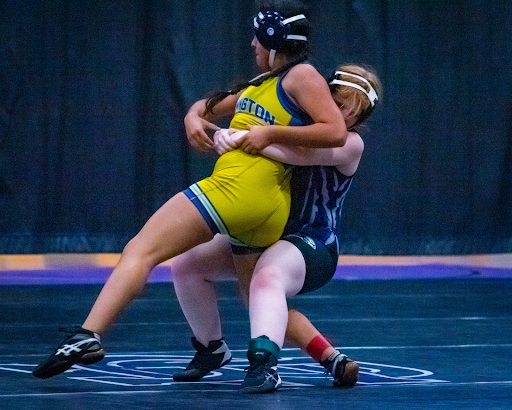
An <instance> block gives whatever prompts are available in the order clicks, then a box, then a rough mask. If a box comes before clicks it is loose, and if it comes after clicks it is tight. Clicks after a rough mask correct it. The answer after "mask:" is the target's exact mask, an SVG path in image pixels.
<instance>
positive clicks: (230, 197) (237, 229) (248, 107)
mask: <svg viewBox="0 0 512 410" xmlns="http://www.w3.org/2000/svg"><path fill="white" fill-rule="evenodd" d="M310 122H311V121H310V119H309V117H307V115H305V114H304V113H303V112H302V111H300V109H298V107H297V106H296V105H295V104H294V103H293V102H292V101H291V100H290V98H289V97H288V96H287V95H286V93H285V92H284V90H283V89H282V86H281V78H271V79H269V80H266V81H265V82H263V84H261V85H260V86H259V87H254V86H250V87H248V88H247V89H246V90H245V91H244V92H243V93H242V94H241V96H240V98H239V99H238V102H237V106H236V112H235V115H234V117H233V119H232V121H231V124H230V128H235V129H238V130H245V129H248V127H249V126H250V125H272V124H275V125H305V124H309V123H310ZM290 171H291V169H290V167H289V166H287V165H285V164H282V163H280V162H277V161H273V160H271V159H269V158H266V157H264V156H261V155H249V154H246V153H244V152H243V151H240V150H235V151H231V152H228V153H226V154H224V155H222V156H221V157H220V158H219V159H218V160H217V163H216V164H215V168H214V170H213V173H212V175H211V176H210V177H208V178H205V179H203V180H202V181H199V182H197V183H196V184H193V185H191V186H190V187H189V188H188V189H187V190H186V191H185V194H186V195H187V196H188V197H189V198H190V199H191V200H192V202H193V203H194V204H195V205H196V207H197V208H198V209H199V211H200V212H201V214H202V215H203V217H204V218H205V220H206V221H207V222H208V224H209V225H210V227H211V228H212V230H213V231H214V233H217V232H220V233H223V234H228V235H229V236H230V238H231V243H232V244H233V245H237V246H239V247H250V248H261V247H268V246H270V245H272V244H273V243H275V242H276V241H277V240H279V238H280V237H281V234H282V232H283V229H284V226H285V224H286V221H287V219H288V215H289V212H290Z"/></svg>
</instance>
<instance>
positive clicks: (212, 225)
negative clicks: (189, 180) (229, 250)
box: [183, 185, 227, 235]
mask: <svg viewBox="0 0 512 410" xmlns="http://www.w3.org/2000/svg"><path fill="white" fill-rule="evenodd" d="M195 187H197V189H199V190H200V188H199V187H198V186H197V185H195ZM183 193H184V194H185V195H186V196H187V198H188V199H190V200H191V201H192V203H193V204H194V206H195V207H196V208H197V210H198V211H199V213H200V214H201V216H202V217H203V218H204V220H205V221H206V223H207V224H208V226H209V227H210V229H211V230H212V232H213V234H214V235H215V234H217V233H227V232H221V230H220V229H219V227H218V226H217V224H216V223H215V221H214V220H213V218H212V216H211V215H210V213H209V212H208V210H207V209H206V207H205V206H204V204H203V203H202V202H201V200H200V199H199V197H198V195H197V194H196V193H195V192H194V191H193V190H192V189H191V188H187V189H185V190H184V191H183ZM203 197H204V198H205V199H206V200H208V198H207V197H206V196H205V195H203Z"/></svg>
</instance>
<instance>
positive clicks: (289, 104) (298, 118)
mask: <svg viewBox="0 0 512 410" xmlns="http://www.w3.org/2000/svg"><path fill="white" fill-rule="evenodd" d="M286 74H288V71H286V72H285V73H283V74H282V75H280V76H279V78H278V79H277V84H276V93H277V98H278V100H279V103H280V104H281V105H282V106H283V108H284V109H285V110H286V111H287V112H289V113H290V115H291V119H290V123H289V125H293V126H301V125H309V124H312V123H313V120H312V119H311V117H310V116H309V115H308V114H307V113H306V111H304V110H303V109H302V108H301V107H299V106H298V105H297V104H295V102H294V101H293V100H292V99H291V98H290V97H289V96H288V94H286V91H285V90H284V88H283V85H282V84H281V82H282V81H283V78H284V77H285V76H286Z"/></svg>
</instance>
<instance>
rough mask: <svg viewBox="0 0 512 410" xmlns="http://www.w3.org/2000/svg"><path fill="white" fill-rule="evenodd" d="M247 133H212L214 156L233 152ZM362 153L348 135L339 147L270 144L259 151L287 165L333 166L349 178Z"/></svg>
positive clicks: (361, 147)
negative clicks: (343, 143) (213, 134)
mask: <svg viewBox="0 0 512 410" xmlns="http://www.w3.org/2000/svg"><path fill="white" fill-rule="evenodd" d="M247 133H248V132H247V131H235V130H232V129H231V130H230V129H222V130H220V131H218V132H216V133H215V149H216V150H217V153H219V154H221V155H222V154H223V153H225V152H228V151H231V150H233V149H236V147H237V145H238V140H239V139H242V138H243V136H244V135H246V134H247ZM363 150H364V143H363V140H362V139H361V137H360V136H359V134H357V133H355V132H349V133H348V136H347V142H346V143H345V145H344V146H343V147H335V148H306V147H300V146H294V145H289V144H272V145H269V146H267V147H265V148H264V149H263V150H262V151H260V154H261V155H264V156H266V157H268V158H271V159H274V160H276V161H280V162H285V163H287V164H291V165H302V166H311V165H326V166H335V167H337V168H338V170H339V171H340V172H341V173H343V174H344V175H347V176H350V175H353V174H354V173H355V172H356V169H357V166H358V165H359V160H360V159H361V155H362V154H363Z"/></svg>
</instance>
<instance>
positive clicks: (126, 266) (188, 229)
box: [82, 192, 213, 334]
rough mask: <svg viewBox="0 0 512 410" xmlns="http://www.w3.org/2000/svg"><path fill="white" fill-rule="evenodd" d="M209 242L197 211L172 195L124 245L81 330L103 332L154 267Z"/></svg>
mask: <svg viewBox="0 0 512 410" xmlns="http://www.w3.org/2000/svg"><path fill="white" fill-rule="evenodd" d="M212 238H213V234H212V232H211V230H210V228H209V227H208V224H207V223H206V222H205V220H204V219H203V217H202V216H201V214H200V213H199V211H198V210H197V208H196V207H195V206H194V205H193V204H192V203H191V202H190V200H189V199H188V198H187V197H186V196H185V195H184V194H183V193H181V192H180V193H178V194H176V195H175V196H174V197H172V198H171V199H169V201H167V202H166V203H165V204H164V205H163V206H162V207H161V208H160V209H159V210H158V211H156V212H155V214H153V216H152V217H151V218H150V219H149V220H148V221H147V222H146V224H145V225H144V227H143V228H142V229H141V231H140V232H139V233H138V234H137V236H135V238H133V239H132V240H131V241H130V242H129V243H128V245H126V247H125V248H124V250H123V253H122V255H121V258H120V260H119V262H118V264H117V266H116V267H115V268H114V271H113V272H112V275H111V276H110V278H109V279H108V281H107V283H106V284H105V286H104V287H103V289H102V291H101V293H100V295H99V296H98V299H96V302H95V303H94V306H93V307H92V310H91V312H90V313H89V316H88V317H87V319H86V321H85V322H84V324H83V325H82V327H83V328H85V329H88V330H91V331H93V332H96V333H99V334H101V333H103V332H104V331H106V330H107V329H108V328H109V326H110V325H111V324H112V323H113V322H114V320H115V319H116V317H117V316H118V314H120V313H121V311H123V310H124V309H125V308H126V307H127V306H128V304H129V303H130V302H131V301H132V300H133V299H134V298H135V297H136V296H137V295H138V294H139V293H140V292H141V291H142V290H143V289H144V286H145V284H146V281H147V279H148V276H149V274H150V273H151V270H152V269H153V268H154V267H155V266H156V265H158V264H159V263H161V262H164V261H166V260H168V259H170V258H172V257H174V256H177V255H179V254H181V253H183V252H185V251H187V250H189V249H191V248H193V247H194V246H196V245H199V244H201V243H204V242H207V241H209V240H211V239H212Z"/></svg>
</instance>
